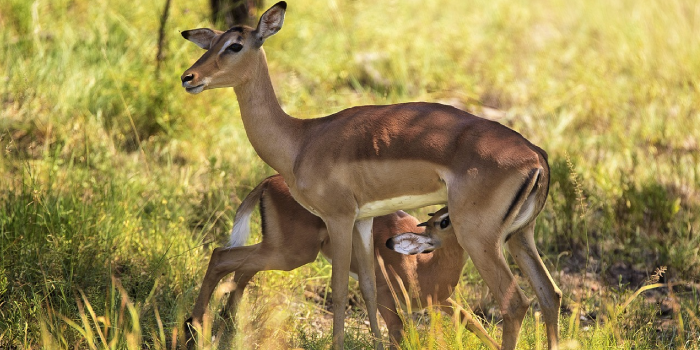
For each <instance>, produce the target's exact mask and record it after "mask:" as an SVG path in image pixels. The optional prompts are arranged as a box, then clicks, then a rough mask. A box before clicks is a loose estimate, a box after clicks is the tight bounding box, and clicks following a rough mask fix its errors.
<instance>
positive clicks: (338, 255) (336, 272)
mask: <svg viewBox="0 0 700 350" xmlns="http://www.w3.org/2000/svg"><path fill="white" fill-rule="evenodd" d="M324 219H325V220H324V221H325V223H326V227H327V229H328V236H329V237H330V243H331V255H332V256H331V259H332V260H331V266H332V271H331V288H333V348H334V349H336V350H337V349H342V348H343V341H344V340H345V333H344V331H345V307H346V305H347V303H348V275H349V274H350V263H351V261H352V236H353V233H352V232H353V226H354V224H355V219H354V218H352V217H350V218H332V219H328V218H324Z"/></svg>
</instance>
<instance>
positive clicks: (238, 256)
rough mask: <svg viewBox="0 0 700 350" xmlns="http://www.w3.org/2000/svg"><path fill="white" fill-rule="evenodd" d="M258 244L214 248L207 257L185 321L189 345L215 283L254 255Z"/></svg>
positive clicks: (202, 316) (199, 325)
mask: <svg viewBox="0 0 700 350" xmlns="http://www.w3.org/2000/svg"><path fill="white" fill-rule="evenodd" d="M259 247H260V244H256V245H252V246H246V247H235V248H216V249H214V251H213V252H212V254H211V258H210V259H209V266H207V272H206V273H205V274H204V280H203V281H202V286H201V287H200V289H199V295H198V296H197V301H196V302H195V304H194V309H193V310H192V316H191V317H190V318H189V319H187V320H186V321H185V341H186V343H187V345H188V346H189V347H191V346H193V345H194V334H193V332H192V331H193V327H201V326H202V319H203V318H204V313H205V312H206V309H207V306H208V305H209V300H210V299H211V295H212V293H213V292H214V289H215V288H216V285H217V284H218V283H219V281H221V279H222V278H224V276H226V275H228V274H229V273H231V272H234V271H236V270H237V269H238V268H240V267H241V265H242V264H243V263H244V262H246V260H247V259H248V258H249V257H251V256H253V255H255V253H256V252H257V251H258V248H259Z"/></svg>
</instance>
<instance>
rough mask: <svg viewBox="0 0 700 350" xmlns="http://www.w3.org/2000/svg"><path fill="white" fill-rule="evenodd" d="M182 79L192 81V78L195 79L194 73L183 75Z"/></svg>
mask: <svg viewBox="0 0 700 350" xmlns="http://www.w3.org/2000/svg"><path fill="white" fill-rule="evenodd" d="M180 79H182V82H183V83H184V82H186V81H190V80H192V79H194V74H187V75H183V76H182V77H181V78H180Z"/></svg>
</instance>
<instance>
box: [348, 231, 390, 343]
mask: <svg viewBox="0 0 700 350" xmlns="http://www.w3.org/2000/svg"><path fill="white" fill-rule="evenodd" d="M372 222H373V218H369V219H362V220H358V221H357V222H355V229H354V230H353V239H352V250H353V255H354V257H355V262H356V263H357V275H358V281H359V283H360V291H361V292H362V299H364V301H365V306H366V307H367V316H369V326H370V329H371V330H372V335H373V336H374V348H375V349H382V348H383V346H382V333H381V331H380V330H379V322H377V277H376V275H375V272H374V239H372Z"/></svg>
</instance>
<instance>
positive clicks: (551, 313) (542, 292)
mask: <svg viewBox="0 0 700 350" xmlns="http://www.w3.org/2000/svg"><path fill="white" fill-rule="evenodd" d="M534 233H535V222H534V221H533V222H532V223H530V224H529V225H528V226H526V227H523V228H522V229H520V230H518V231H516V232H515V233H514V234H513V235H512V236H511V238H510V239H509V240H508V243H507V244H508V251H509V252H510V254H511V255H512V256H513V259H515V262H516V263H517V264H518V267H520V270H521V271H522V272H523V274H524V275H525V277H526V278H527V279H528V281H529V282H530V286H531V287H532V289H533V290H534V291H535V294H536V295H537V300H538V301H539V302H540V308H542V312H543V314H544V322H545V324H546V328H547V342H548V344H549V349H550V350H552V349H557V348H558V347H559V308H560V306H561V296H562V294H561V290H559V288H557V286H556V284H555V283H554V280H552V276H551V275H550V274H549V271H547V268H546V267H545V266H544V263H543V262H542V259H541V258H540V255H539V254H538V252H537V248H536V247H535V238H534Z"/></svg>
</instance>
